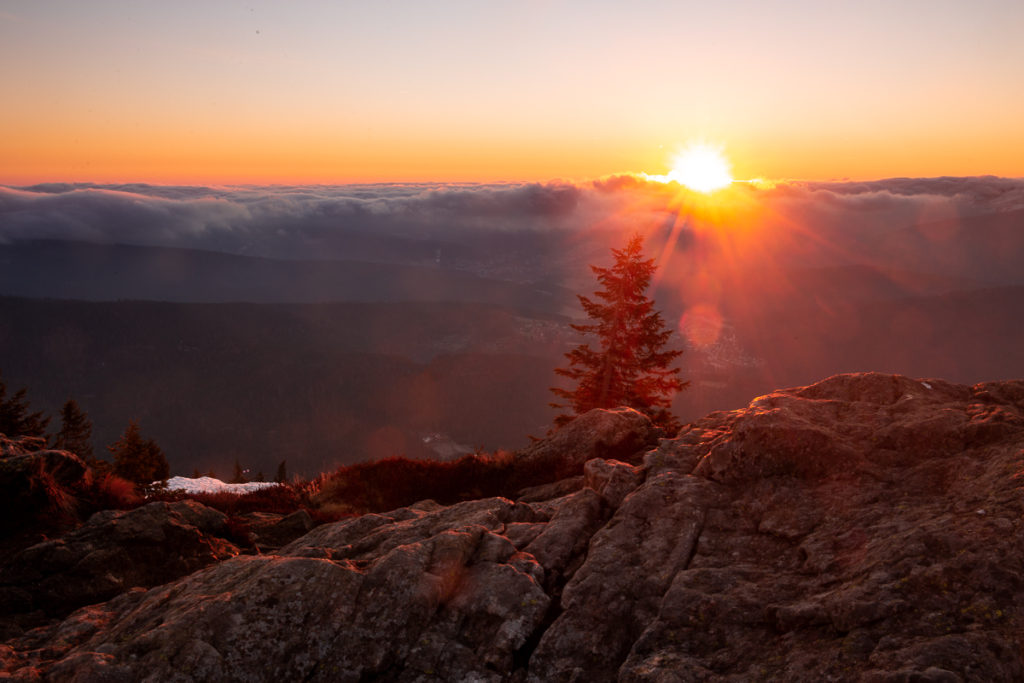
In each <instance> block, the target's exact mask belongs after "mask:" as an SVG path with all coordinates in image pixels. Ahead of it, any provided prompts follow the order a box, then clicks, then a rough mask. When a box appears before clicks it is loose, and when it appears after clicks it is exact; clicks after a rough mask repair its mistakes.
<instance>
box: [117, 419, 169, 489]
mask: <svg viewBox="0 0 1024 683" xmlns="http://www.w3.org/2000/svg"><path fill="white" fill-rule="evenodd" d="M107 450H108V451H110V452H111V454H112V455H113V456H114V474H116V475H117V476H119V477H123V478H124V479H127V480H128V481H133V482H135V483H136V484H141V485H143V486H149V485H150V484H152V483H153V482H157V481H165V480H166V479H167V477H169V476H170V473H171V472H170V467H169V466H168V465H167V458H166V457H165V456H164V453H163V451H162V450H161V449H160V447H159V446H158V445H157V444H156V442H155V441H153V440H152V439H144V438H142V434H141V433H140V432H139V425H138V423H137V422H135V420H132V421H131V422H129V423H128V426H127V427H126V428H125V430H124V433H123V434H121V438H120V439H118V440H117V441H115V442H114V443H112V444H110V445H109V446H107Z"/></svg>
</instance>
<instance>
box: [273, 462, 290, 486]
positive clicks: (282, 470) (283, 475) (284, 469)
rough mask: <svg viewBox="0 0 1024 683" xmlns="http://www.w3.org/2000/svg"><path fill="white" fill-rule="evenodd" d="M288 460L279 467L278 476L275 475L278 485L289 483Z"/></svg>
mask: <svg viewBox="0 0 1024 683" xmlns="http://www.w3.org/2000/svg"><path fill="white" fill-rule="evenodd" d="M287 462H288V461H287V460H282V461H281V464H280V465H278V466H277V474H275V475H274V481H276V482H277V483H278V484H286V483H288V466H287Z"/></svg>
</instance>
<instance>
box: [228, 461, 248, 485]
mask: <svg viewBox="0 0 1024 683" xmlns="http://www.w3.org/2000/svg"><path fill="white" fill-rule="evenodd" d="M247 481H249V480H248V479H246V478H245V471H244V470H243V469H242V466H241V465H240V464H239V463H238V458H235V475H234V476H233V477H231V481H230V482H229V483H231V484H244V483H246V482H247Z"/></svg>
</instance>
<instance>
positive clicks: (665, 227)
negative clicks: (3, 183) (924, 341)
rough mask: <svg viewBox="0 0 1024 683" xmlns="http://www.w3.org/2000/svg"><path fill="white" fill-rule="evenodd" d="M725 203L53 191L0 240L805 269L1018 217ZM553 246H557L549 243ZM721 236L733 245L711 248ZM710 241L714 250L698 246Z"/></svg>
mask: <svg viewBox="0 0 1024 683" xmlns="http://www.w3.org/2000/svg"><path fill="white" fill-rule="evenodd" d="M731 192H732V195H731V198H730V200H729V202H730V203H731V205H733V206H731V208H729V210H728V211H724V210H723V211H722V212H718V213H715V212H714V211H711V210H710V209H708V205H709V203H708V202H706V201H703V200H702V199H701V198H700V197H698V196H695V195H692V194H690V193H687V192H685V191H683V190H682V189H681V188H680V187H679V186H678V185H675V184H669V185H666V184H663V183H658V182H654V181H652V180H650V179H647V178H645V177H643V176H638V175H631V174H621V175H616V176H609V177H606V178H601V179H596V180H591V181H585V182H576V183H572V182H551V183H532V184H429V183H423V184H387V183H381V184H367V185H348V186H321V185H309V186H305V185H294V186H272V187H255V186H221V187H187V186H159V185H145V184H122V185H95V184H57V183H51V184H40V185H34V186H31V187H22V188H16V187H0V241H3V242H11V241H20V240H29V239H73V240H84V241H90V242H99V243H127V244H141V245H161V246H177V247H189V248H197V249H213V250H218V251H225V252H229V253H242V254H254V255H262V256H272V257H275V256H276V257H287V258H373V257H374V254H375V253H379V252H380V250H379V249H377V247H378V246H379V244H380V243H383V242H386V241H388V240H405V241H406V242H407V243H412V242H416V241H417V240H419V241H426V240H432V241H434V242H437V243H441V242H451V243H452V244H462V245H467V244H469V245H472V244H474V243H476V242H479V244H480V246H479V247H478V248H479V249H490V250H492V251H493V250H495V249H496V248H497V247H496V246H495V245H496V244H498V242H495V239H496V238H495V237H494V236H495V235H498V234H502V235H505V238H504V239H505V241H504V242H501V244H502V245H503V246H502V247H501V248H503V249H509V250H510V254H509V258H512V257H513V256H515V255H516V254H517V252H516V251H515V250H516V248H518V247H517V246H516V245H517V244H520V243H519V242H516V240H525V241H524V242H522V244H521V245H520V246H522V245H527V246H522V249H523V251H522V252H521V253H526V252H528V250H529V249H528V248H527V247H529V248H530V249H535V248H538V244H545V245H547V247H549V248H558V249H562V250H563V251H567V252H571V253H564V254H561V256H560V258H562V262H563V263H564V262H566V261H568V260H571V259H576V260H578V261H580V262H582V263H584V264H585V263H586V262H588V261H587V260H588V259H594V258H595V255H599V254H600V253H602V252H605V253H606V251H605V250H606V249H607V246H608V245H610V244H614V243H615V242H616V241H621V239H622V236H623V233H627V232H631V231H633V230H639V231H641V232H644V233H647V234H652V235H655V236H656V237H658V239H662V240H665V239H668V238H669V235H670V233H672V232H673V231H675V241H674V248H675V250H677V251H680V252H686V251H688V250H690V251H692V250H694V249H704V251H701V252H699V253H700V254H702V256H704V257H707V258H710V256H708V254H709V253H710V252H709V251H708V250H709V249H711V247H715V248H718V249H719V250H723V249H726V248H728V249H730V250H731V253H732V255H733V256H734V257H736V258H740V256H742V252H743V250H744V249H747V250H748V251H749V252H750V253H749V254H748V256H749V258H750V259H751V260H752V261H753V260H755V259H762V260H769V259H774V260H785V259H789V260H790V261H797V262H804V263H807V264H809V265H814V264H816V263H834V262H836V261H837V260H838V261H841V260H843V259H847V260H851V261H854V260H856V259H858V258H860V259H865V258H869V257H870V254H869V251H870V249H872V248H877V247H878V245H879V244H881V242H880V241H879V240H880V238H879V235H884V234H895V233H897V232H899V231H906V230H908V229H912V228H913V226H918V225H923V224H929V223H936V222H943V221H946V222H949V221H963V220H967V219H968V218H970V217H972V216H979V215H984V214H989V213H992V214H996V213H1008V212H1012V211H1014V210H1018V209H1022V208H1024V180H1021V179H1009V178H997V177H992V176H980V177H970V178H892V179H887V180H878V181H870V182H838V183H824V182H800V181H789V182H781V183H776V184H763V185H762V184H753V183H751V184H747V183H737V184H735V186H734V188H733V190H732V191H731ZM736 207H739V208H736ZM709 211H710V212H711V214H713V215H712V216H711V218H713V219H715V220H720V221H722V222H724V223H726V225H724V226H723V228H722V229H721V230H719V231H718V233H717V234H715V235H707V236H705V237H704V238H698V237H695V235H696V234H697V233H699V227H700V225H701V223H702V221H705V222H706V220H707V219H708V212H709ZM729 211H732V213H729ZM702 212H703V213H702ZM730 221H731V223H730ZM739 228H743V229H744V230H746V231H748V232H751V233H757V234H758V235H759V236H760V237H759V239H760V241H759V242H757V241H755V240H750V241H749V242H748V243H746V244H744V243H742V242H741V240H740V235H741V234H746V232H744V231H743V230H740V229H739ZM730 230H732V233H730V232H729V231H730ZM552 235H557V236H559V239H558V240H555V241H554V242H553V241H551V239H549V238H550V236H552ZM722 235H726V236H727V237H723V236H722ZM725 239H733V240H734V243H732V244H729V245H723V244H721V242H723V241H724V240H725ZM531 240H532V241H531ZM545 240H547V241H545ZM709 240H710V241H715V240H717V242H719V244H717V245H711V246H710V247H709ZM371 242H372V243H373V244H375V245H377V246H373V245H371V244H370V243H371ZM911 242H912V240H911V241H909V242H906V244H905V245H904V246H903V247H902V249H903V250H904V251H906V250H907V249H909V248H910V247H909V246H907V245H909V244H911ZM1014 244H1016V243H1014ZM555 245H557V246H555ZM567 245H568V246H567ZM425 248H426V247H425ZM374 249H377V251H376V252H375V251H374ZM866 250H867V251H866ZM429 251H430V253H431V254H432V253H433V248H431V249H430V250H429ZM711 251H713V249H711ZM694 253H698V252H694ZM499 257H500V254H494V255H493V258H494V260H497V259H498V258H499ZM583 270H585V268H584V269H583Z"/></svg>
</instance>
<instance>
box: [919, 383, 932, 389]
mask: <svg viewBox="0 0 1024 683" xmlns="http://www.w3.org/2000/svg"><path fill="white" fill-rule="evenodd" d="M921 385H922V386H924V388H925V389H931V388H932V385H931V384H928V382H921Z"/></svg>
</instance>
